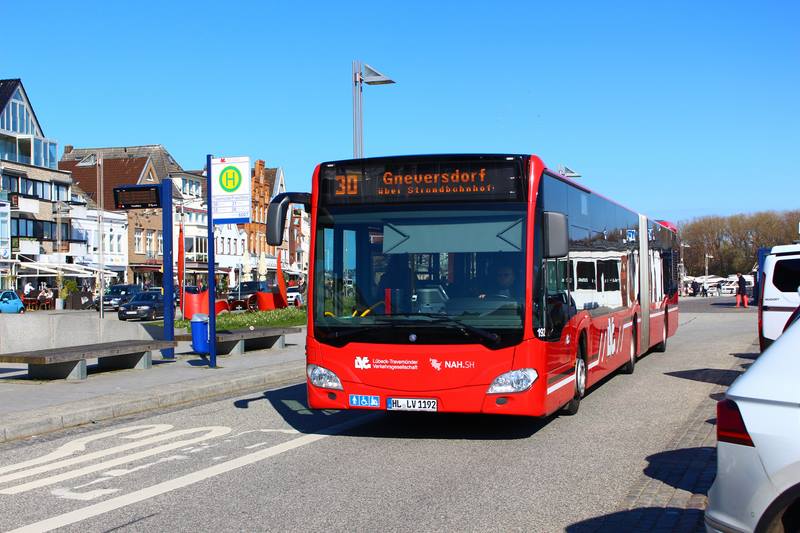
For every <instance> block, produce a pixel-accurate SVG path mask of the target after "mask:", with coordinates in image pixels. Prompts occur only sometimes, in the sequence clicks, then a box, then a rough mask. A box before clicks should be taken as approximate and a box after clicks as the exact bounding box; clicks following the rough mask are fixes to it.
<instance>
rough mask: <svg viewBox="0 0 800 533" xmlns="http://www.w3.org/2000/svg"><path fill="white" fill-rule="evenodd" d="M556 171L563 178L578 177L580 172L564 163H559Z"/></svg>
mask: <svg viewBox="0 0 800 533" xmlns="http://www.w3.org/2000/svg"><path fill="white" fill-rule="evenodd" d="M558 173H559V174H561V175H562V176H564V177H565V178H580V177H581V174H580V172H575V171H574V170H572V169H571V168H569V167H568V166H565V165H559V167H558Z"/></svg>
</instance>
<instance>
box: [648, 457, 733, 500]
mask: <svg viewBox="0 0 800 533" xmlns="http://www.w3.org/2000/svg"><path fill="white" fill-rule="evenodd" d="M716 452H717V450H716V448H714V447H712V446H700V447H697V448H682V449H679V450H669V451H666V452H659V453H655V454H653V455H651V456H649V457H647V461H648V463H649V464H648V465H647V466H646V467H645V469H644V473H645V475H646V476H647V477H650V478H652V479H656V480H658V481H661V482H662V483H665V484H667V485H669V486H670V487H673V488H676V489H681V490H685V491H687V492H691V493H692V494H707V493H708V489H709V488H710V487H711V483H712V482H713V481H714V474H715V471H716V457H717V456H716Z"/></svg>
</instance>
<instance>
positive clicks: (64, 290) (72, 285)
mask: <svg viewBox="0 0 800 533" xmlns="http://www.w3.org/2000/svg"><path fill="white" fill-rule="evenodd" d="M76 292H78V282H76V281H75V280H74V279H68V280H66V281H65V282H64V284H63V285H62V286H61V290H60V291H59V293H58V297H59V298H64V299H66V298H69V295H70V294H73V293H76Z"/></svg>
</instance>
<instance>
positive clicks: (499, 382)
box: [486, 368, 539, 394]
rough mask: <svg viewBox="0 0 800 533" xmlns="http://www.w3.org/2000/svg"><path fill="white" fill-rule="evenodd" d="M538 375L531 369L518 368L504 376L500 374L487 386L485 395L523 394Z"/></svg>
mask: <svg viewBox="0 0 800 533" xmlns="http://www.w3.org/2000/svg"><path fill="white" fill-rule="evenodd" d="M538 377H539V374H537V373H536V370H534V369H532V368H520V369H519V370H512V371H511V372H506V373H505V374H500V375H499V376H497V377H496V378H494V381H492V384H491V385H489V390H487V391H486V393H487V394H507V393H510V392H523V391H526V390H528V389H530V388H531V386H533V384H534V382H535V381H536V378H538Z"/></svg>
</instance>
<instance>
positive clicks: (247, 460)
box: [9, 415, 373, 533]
mask: <svg viewBox="0 0 800 533" xmlns="http://www.w3.org/2000/svg"><path fill="white" fill-rule="evenodd" d="M371 418H373V416H369V415H367V416H362V417H360V418H357V419H355V420H351V421H349V422H345V423H343V424H339V425H336V426H332V427H329V428H325V433H324V434H310V435H303V436H302V437H298V438H296V439H292V440H290V441H288V442H284V443H281V444H278V445H275V446H272V447H270V448H266V449H264V450H259V451H257V452H253V453H250V454H247V455H243V456H242V457H237V458H236V459H231V460H229V461H225V462H224V463H219V464H216V465H213V466H210V467H207V468H204V469H202V470H198V471H197V472H192V473H190V474H186V475H183V476H180V477H177V478H175V479H170V480H168V481H164V482H162V483H158V484H156V485H153V486H151V487H147V488H144V489H140V490H137V491H134V492H131V493H130V494H123V495H121V496H117V497H115V498H111V499H109V500H106V501H104V502H99V503H95V504H93V505H90V506H88V507H84V508H82V509H76V510H74V511H70V512H68V513H64V514H61V515H58V516H54V517H52V518H47V519H45V520H41V521H39V522H35V523H33V524H28V525H26V526H22V527H20V528H17V529H14V530H12V531H11V532H9V533H23V532H25V533H31V532H34V531H36V532H44V531H51V530H53V529H56V528H59V527H64V526H68V525H70V524H74V523H76V522H81V521H82V520H86V519H87V518H92V517H94V516H98V515H101V514H104V513H108V512H111V511H114V510H116V509H121V508H122V507H127V506H128V505H133V504H134V503H138V502H141V501H145V500H149V499H150V498H155V497H156V496H160V495H162V494H166V493H167V492H171V491H173V490H177V489H181V488H184V487H188V486H190V485H193V484H195V483H198V482H200V481H203V480H206V479H209V478H212V477H215V476H218V475H220V474H224V473H226V472H230V471H231V470H236V469H237V468H241V467H243V466H247V465H250V464H253V463H257V462H259V461H263V460H264V459H268V458H270V457H274V456H276V455H280V454H282V453H284V452H288V451H290V450H294V449H296V448H300V447H301V446H305V445H307V444H312V443H314V442H317V441H319V440H322V439H324V438H326V437H329V436H331V435H335V434H337V433H341V432H342V431H345V430H347V429H349V428H351V427H354V426H357V425H360V424H363V423H365V422H366V421H368V420H369V419H371Z"/></svg>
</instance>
